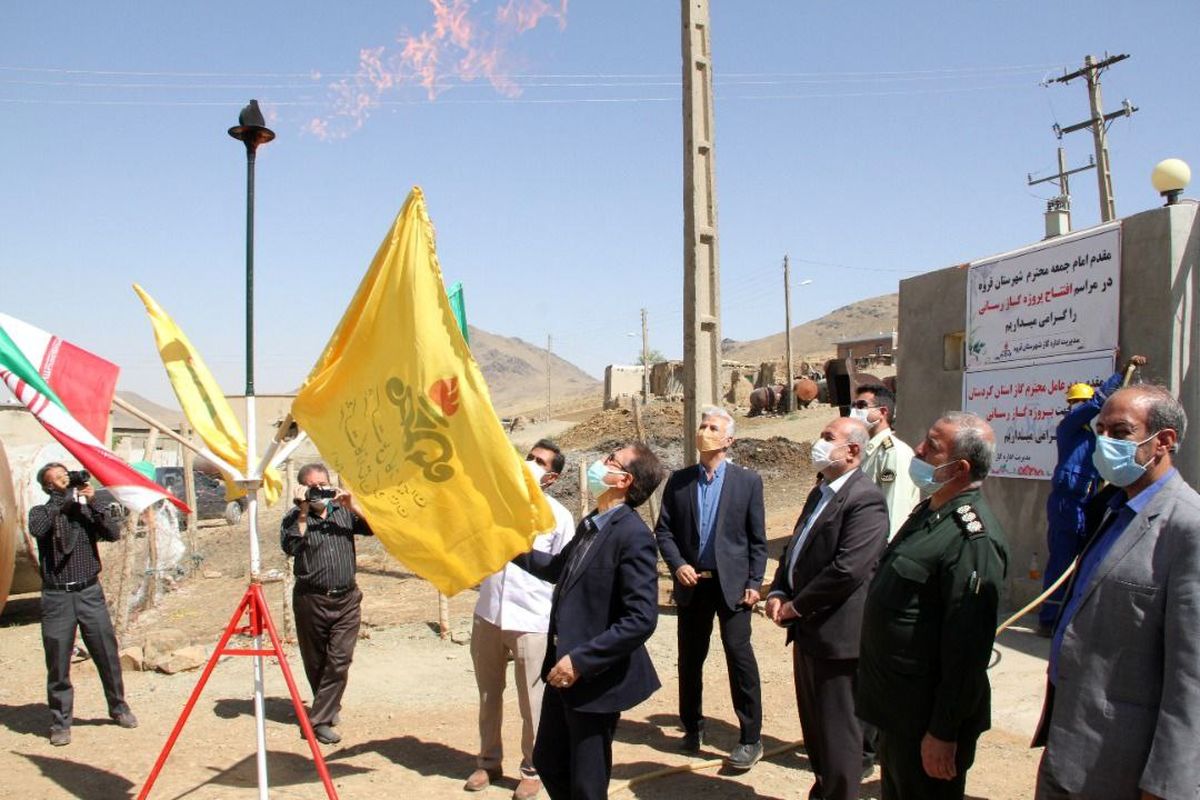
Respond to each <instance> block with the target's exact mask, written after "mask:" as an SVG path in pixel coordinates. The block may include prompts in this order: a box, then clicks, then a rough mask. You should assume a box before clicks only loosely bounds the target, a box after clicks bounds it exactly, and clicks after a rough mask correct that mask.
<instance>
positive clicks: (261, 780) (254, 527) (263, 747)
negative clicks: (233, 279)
mask: <svg viewBox="0 0 1200 800" xmlns="http://www.w3.org/2000/svg"><path fill="white" fill-rule="evenodd" d="M238 123H239V124H238V126H237V127H235V128H231V129H230V131H229V135H230V136H232V137H233V138H235V139H238V140H240V141H241V142H242V143H243V144H245V145H246V480H245V481H243V482H242V486H243V487H244V488H245V489H246V492H247V496H248V498H249V503H248V508H247V509H246V510H247V511H248V512H249V516H250V582H251V583H252V584H254V583H261V580H262V578H261V576H260V574H259V573H260V571H261V567H262V560H261V556H260V553H259V547H258V487H259V486H260V485H261V484H262V470H261V469H259V468H258V466H257V459H256V458H255V445H256V442H257V438H258V426H257V420H256V419H255V416H256V415H255V404H254V162H255V154H256V151H257V149H258V146H259V145H260V144H266V143H267V142H269V141H271V140H272V139H274V138H275V134H274V132H272V131H271V130H270V129H269V128H267V127H266V126H265V125H264V121H263V117H262V113H261V112H260V111H259V109H258V102H257V101H255V100H251V101H250V105H248V106H246V108H244V109H242V113H241V116H240V117H239V118H238ZM253 630H254V649H255V650H256V651H261V650H262V626H261V625H254V628H253ZM252 661H253V662H254V726H255V739H256V743H257V756H256V763H257V767H258V796H259V798H260V799H261V800H267V796H268V794H267V792H268V788H269V780H268V777H267V728H266V704H265V702H264V699H263V657H262V656H261V655H259V654H256V655H254V657H253V658H252Z"/></svg>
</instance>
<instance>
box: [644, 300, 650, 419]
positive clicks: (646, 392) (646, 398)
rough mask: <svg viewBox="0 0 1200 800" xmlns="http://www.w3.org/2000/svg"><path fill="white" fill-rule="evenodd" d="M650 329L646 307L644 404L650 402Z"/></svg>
mask: <svg viewBox="0 0 1200 800" xmlns="http://www.w3.org/2000/svg"><path fill="white" fill-rule="evenodd" d="M649 331H650V329H649V328H648V327H647V326H646V309H644V308H643V309H642V405H645V404H646V403H649V402H650V335H649Z"/></svg>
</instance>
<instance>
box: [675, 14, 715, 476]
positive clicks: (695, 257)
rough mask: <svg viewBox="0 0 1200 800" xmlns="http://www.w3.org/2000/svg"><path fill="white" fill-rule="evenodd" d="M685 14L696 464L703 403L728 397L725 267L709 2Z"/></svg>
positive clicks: (687, 404) (688, 431) (689, 370)
mask: <svg viewBox="0 0 1200 800" xmlns="http://www.w3.org/2000/svg"><path fill="white" fill-rule="evenodd" d="M681 6H682V16H683V457H684V460H685V461H686V463H688V464H695V463H696V462H697V458H698V454H697V452H696V440H695V437H694V436H693V435H692V432H693V431H695V430H696V426H697V425H698V424H699V423H700V408H701V406H704V405H717V404H718V402H719V400H720V394H719V393H720V385H721V380H720V369H721V292H720V289H721V271H720V267H719V263H718V260H717V189H716V174H715V171H716V169H715V156H714V154H713V138H714V131H713V103H712V61H711V49H710V41H709V22H708V0H681Z"/></svg>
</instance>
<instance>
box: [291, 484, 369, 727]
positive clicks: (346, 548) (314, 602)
mask: <svg viewBox="0 0 1200 800" xmlns="http://www.w3.org/2000/svg"><path fill="white" fill-rule="evenodd" d="M296 480H297V483H298V484H299V485H298V486H297V487H296V491H295V494H294V496H293V498H292V500H293V502H294V503H295V506H296V507H295V508H293V509H292V510H291V511H289V512H288V513H287V514H286V515H285V516H284V518H283V522H282V523H280V544H281V546H282V547H283V552H285V553H287V554H288V555H289V556H293V557H295V559H296V562H295V574H296V586H295V588H294V589H293V592H292V608H293V611H294V613H295V615H296V639H297V640H298V642H299V644H300V657H301V659H302V660H303V661H304V672H305V674H306V675H307V676H308V683H309V686H311V687H312V693H313V700H312V705H311V708H310V711H309V715H308V718H309V721H310V722H311V723H312V726H313V733H314V734H315V735H316V737H317V740H318V741H320V742H321V743H322V744H337V743H338V742H340V741H341V740H342V737H341V734H339V733H338V732H337V731H336V730H334V727H335V726H336V725H337V724H338V722H339V718H338V712H339V711H340V710H341V706H342V694H343V693H345V691H346V682H347V679H348V677H349V674H350V662H351V661H352V660H353V658H354V646H355V645H356V644H357V643H358V628H359V624H360V623H361V621H362V592H360V591H359V590H358V586H357V585H356V584H355V580H354V573H355V563H354V556H355V552H354V537H355V536H370V535H371V528H370V526H369V525H368V524H367V521H366V519H365V518H364V517H363V514H362V510H361V509H360V508H359V507H358V505H357V504H356V503H355V502H354V498H353V497H351V495H350V493H349V492H347V491H344V490H343V489H337V488H334V487H332V486H330V485H329V470H328V469H326V468H325V465H324V464H306V465H304V466H303V467H301V468H300V472H299V473H298V474H297V476H296Z"/></svg>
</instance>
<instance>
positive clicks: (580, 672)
mask: <svg viewBox="0 0 1200 800" xmlns="http://www.w3.org/2000/svg"><path fill="white" fill-rule="evenodd" d="M587 477H588V489H589V491H591V493H592V495H593V496H594V497H595V498H596V509H595V510H594V511H593V512H592V513H590V514H588V515H587V516H586V517H584V519H583V521H582V522H581V523H579V526H578V527H577V528H576V529H575V538H573V539H572V540H571V542H570V543H569V544H568V545H567V546H566V547H565V548H564V549H563V550H562V551H561V552H559V553H556V554H553V555H552V554H550V553H544V552H539V551H537V550H534V551H532V552H529V553H525V554H524V555H520V556H517V557H516V558H515V559H513V563H515V564H517V565H518V566H520V567H521V568H522V569H526V570H529V571H530V572H532V573H533V574H534V575H536V576H537V577H539V578H541V579H542V580H546V581H549V582H551V583H553V584H555V588H554V595H553V600H552V602H551V606H550V625H549V629H548V637H549V638H548V642H547V645H546V658H545V660H544V661H543V662H542V671H541V675H542V679H543V680H544V681H545V682H546V692H545V695H544V696H543V698H542V716H541V720H540V722H539V723H538V733H537V741H536V742H535V743H534V747H533V765H534V767H535V768H536V769H537V771H538V774H539V775H540V776H541V779H542V783H543V784H545V786H546V791H547V793H548V794H549V795H550V798H551V800H559V799H560V798H561V799H562V800H567V798H571V800H591V799H592V798H595V800H601V798H604V797H607V795H608V781H609V777H610V776H611V773H612V741H613V734H614V733H615V732H616V728H617V721H618V720H619V719H620V717H621V712H622V711H625V710H627V709H630V708H633V707H634V706H636V705H637V704H638V703H640V702H642V701H643V700H645V699H646V698H647V697H649V696H650V695H652V694H653V693H654V692H655V691H657V690H658V688H659V682H658V675H657V674H656V673H655V671H654V665H653V664H652V663H651V662H650V654H649V653H647V652H646V640H647V639H649V638H650V635H651V634H652V633H654V628H655V626H656V625H657V624H658V557H657V554H656V552H655V548H654V537H653V536H651V535H650V529H649V528H648V527H647V526H646V523H644V522H642V519H641V517H639V516H638V514H637V512H636V511H635V510H634V509H636V508H637V507H638V506H639V505H641V504H642V503H644V502H645V501H646V499H647V498H648V497H650V495H651V494H653V492H654V490H655V488H657V486H658V484H659V483H660V482H662V479H663V469H662V466H661V465H660V464H659V461H658V457H657V456H656V455H655V454H654V451H652V450H651V449H650V448H649V447H647V446H646V445H644V444H642V443H641V442H634V443H630V444H627V445H623V446H622V447H619V448H617V449H616V450H614V451H613V452H611V453H609V454H608V456H606V457H605V458H603V459H600V460H597V461H596V462H594V463H593V464H592V465H591V466H590V467H589V468H588V471H587Z"/></svg>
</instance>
